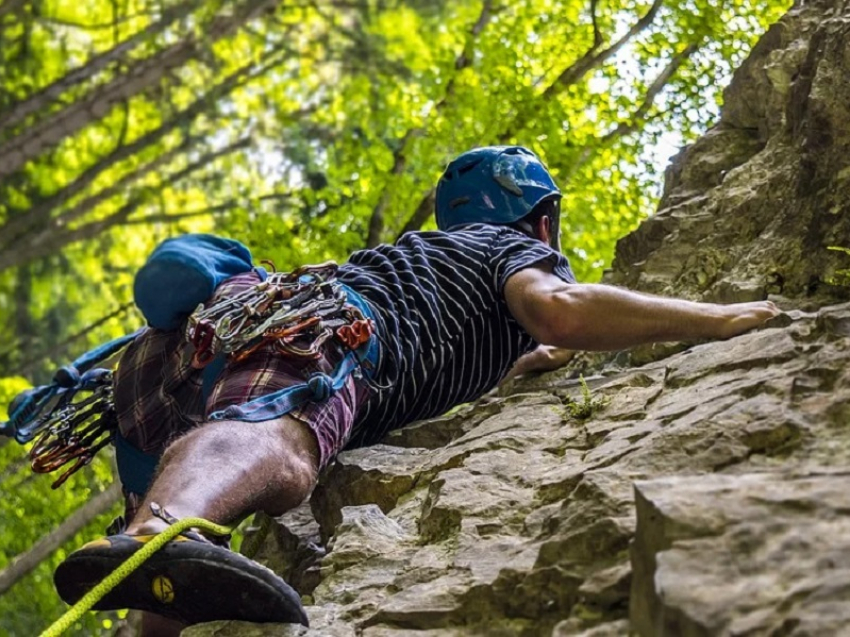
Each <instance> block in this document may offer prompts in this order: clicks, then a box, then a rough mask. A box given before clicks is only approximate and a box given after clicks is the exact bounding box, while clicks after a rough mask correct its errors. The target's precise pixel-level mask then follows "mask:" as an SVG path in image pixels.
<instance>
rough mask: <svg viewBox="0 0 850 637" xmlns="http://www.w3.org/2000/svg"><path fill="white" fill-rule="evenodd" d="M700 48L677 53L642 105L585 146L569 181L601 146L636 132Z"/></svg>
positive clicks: (603, 146)
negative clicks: (658, 98) (660, 96)
mask: <svg viewBox="0 0 850 637" xmlns="http://www.w3.org/2000/svg"><path fill="white" fill-rule="evenodd" d="M699 48H700V43H698V42H694V43H691V44H689V45H688V46H686V47H685V48H684V49H683V50H682V51H680V52H679V53H676V54H675V55H674V56H673V57H672V58H671V59H670V62H668V63H667V65H666V66H665V67H664V68H663V69H662V70H661V72H660V73H659V74H658V75H657V76H656V78H655V79H654V80H653V81H652V84H650V85H649V87H648V88H647V90H646V94H645V95H644V97H643V100H641V103H640V105H639V106H638V107H637V108H636V109H635V111H634V112H633V113H632V115H631V116H630V117H629V118H628V119H626V120H624V121H622V122H620V123H619V124H618V125H617V126H616V127H615V128H614V129H613V130H611V131H609V132H608V133H606V134H605V135H603V136H602V138H601V139H599V141H598V143H596V144H594V145H592V146H585V148H584V149H583V150H582V151H581V154H580V155H579V158H578V159H577V160H576V161H575V162H574V163H573V165H572V166H570V171H569V173H568V174H567V175H566V176H565V180H566V181H569V180H570V179H571V177H572V175H574V174H575V173H576V172H577V171H578V170H580V169H581V168H582V167H583V166H584V165H585V164H587V162H588V161H590V159H591V157H593V155H595V154H596V153H597V152H598V151H599V150H600V149H601V148H605V147H607V146H611V145H612V144H613V143H614V142H616V141H617V140H618V139H621V138H622V137H625V136H626V135H630V134H631V133H633V132H635V131H636V130H637V129H638V128H639V127H640V124H641V123H642V122H643V121H645V120H646V117H647V114H648V113H649V110H650V109H651V108H652V106H653V104H654V103H655V99H656V98H657V97H658V95H659V94H660V93H661V91H663V90H664V87H665V86H667V84H668V83H669V82H670V80H671V79H672V78H673V76H674V75H675V74H676V71H678V70H679V68H681V66H682V64H684V63H685V61H686V60H687V59H688V58H690V57H691V56H692V55H693V54H694V53H695V52H696V51H698V50H699Z"/></svg>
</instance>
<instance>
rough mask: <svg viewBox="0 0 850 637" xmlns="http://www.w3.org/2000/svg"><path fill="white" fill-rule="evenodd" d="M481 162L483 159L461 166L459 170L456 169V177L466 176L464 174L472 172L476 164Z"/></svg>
mask: <svg viewBox="0 0 850 637" xmlns="http://www.w3.org/2000/svg"><path fill="white" fill-rule="evenodd" d="M482 161H484V159H483V158H482V159H478V160H477V161H473V162H471V163H469V164H467V165H466V166H461V167H460V168H458V169H457V175H458V177H460V176H461V175H465V174H466V173H468V172H469V171H470V170H472V169H473V168H475V167H476V166H477V165H478V164H480V163H481V162H482Z"/></svg>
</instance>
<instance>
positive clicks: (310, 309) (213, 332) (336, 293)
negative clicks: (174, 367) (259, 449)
mask: <svg viewBox="0 0 850 637" xmlns="http://www.w3.org/2000/svg"><path fill="white" fill-rule="evenodd" d="M338 269H339V266H337V264H336V263H334V262H332V261H329V262H327V263H323V264H320V265H313V266H304V267H301V268H298V269H297V270H294V271H292V272H272V273H271V274H269V275H268V277H267V278H266V280H265V281H262V282H261V283H258V284H257V285H255V286H253V287H251V288H250V289H248V290H245V291H243V292H240V293H239V294H236V295H234V296H231V297H227V298H224V299H221V300H218V301H216V302H215V303H212V304H210V305H201V306H199V307H198V308H197V309H196V310H195V312H194V313H193V314H192V315H191V316H190V317H189V321H188V323H187V326H186V339H187V340H188V341H189V342H191V343H192V344H193V345H194V347H195V354H194V357H193V360H192V364H193V366H195V367H197V368H202V367H205V366H206V365H208V364H209V363H210V362H211V361H212V360H213V359H214V358H215V357H216V355H217V354H219V353H224V354H227V355H228V356H229V357H230V359H231V360H234V361H240V360H243V359H244V358H246V357H247V356H250V355H251V354H252V353H253V352H255V351H256V350H257V349H258V348H260V347H263V346H264V345H266V344H268V343H273V344H274V347H275V349H276V350H277V351H278V352H280V353H281V354H283V355H285V356H292V357H296V358H307V359H315V358H318V357H319V356H321V353H322V346H323V345H324V344H325V343H326V342H328V340H330V339H332V338H333V337H336V338H337V340H338V341H339V343H341V344H342V345H344V346H345V347H346V348H347V349H357V348H358V347H360V346H361V345H363V344H364V343H367V342H368V341H369V338H370V336H371V335H372V332H373V330H374V327H373V325H372V322H371V321H370V320H369V319H367V318H365V317H364V316H363V314H362V313H361V312H360V310H358V309H357V308H355V307H354V306H352V305H347V304H346V293H345V290H344V289H343V288H342V286H341V285H340V284H339V283H338V282H337V281H336V279H335V275H336V272H337V270H338Z"/></svg>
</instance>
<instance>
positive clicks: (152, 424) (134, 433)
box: [114, 272, 370, 468]
mask: <svg viewBox="0 0 850 637" xmlns="http://www.w3.org/2000/svg"><path fill="white" fill-rule="evenodd" d="M258 281H259V278H258V277H257V275H256V274H254V273H253V272H251V273H247V274H241V275H238V276H235V277H232V278H231V279H228V280H227V281H225V282H224V283H223V284H222V285H220V286H219V288H218V289H217V290H216V295H215V298H218V297H220V296H222V295H228V294H230V293H234V292H239V291H241V290H243V289H245V288H246V287H248V286H250V285H254V284H256V283H257V282H258ZM193 353H194V348H193V347H192V345H190V344H189V343H187V342H186V341H185V339H184V338H183V333H182V331H164V330H157V329H148V330H146V331H145V332H143V333H142V334H140V335H139V336H138V337H137V338H136V340H135V341H134V342H133V343H132V344H131V345H130V346H129V347H128V348H127V349H126V350H125V351H124V353H123V355H122V357H121V360H120V362H119V364H118V369H117V370H116V373H115V395H114V396H115V408H116V411H117V414H118V427H119V430H120V433H121V436H123V437H124V438H125V439H126V440H127V442H129V443H130V444H131V445H132V446H133V447H136V448H137V449H139V450H141V451H143V452H145V453H147V454H156V455H158V454H160V453H162V452H163V451H164V450H165V448H166V447H167V446H168V445H169V444H170V443H171V442H172V441H173V440H174V439H175V438H176V437H178V436H180V435H181V434H183V433H185V432H186V431H188V430H190V429H192V428H194V427H198V426H200V425H201V424H203V422H204V421H205V419H206V417H207V416H208V415H209V414H210V413H212V412H215V411H219V410H221V409H224V408H226V407H229V406H231V405H240V404H242V403H245V402H248V401H249V400H253V399H254V398H258V397H260V396H263V395H266V394H269V393H272V392H275V391H277V390H279V389H283V388H286V387H290V386H292V385H296V384H300V383H303V382H304V381H305V380H306V379H307V378H308V377H309V376H310V375H311V374H313V373H315V372H324V373H326V374H330V373H332V372H333V370H334V368H335V367H336V364H337V363H338V361H339V359H340V358H341V356H342V354H341V353H338V352H334V351H327V352H325V353H324V354H323V355H322V356H321V357H320V358H318V359H317V360H303V359H295V358H292V357H287V356H283V355H281V354H280V353H278V352H277V351H276V350H275V349H274V345H273V344H269V345H267V346H263V347H261V348H259V349H258V350H257V351H255V352H253V353H252V354H251V355H250V356H248V357H247V358H246V359H244V360H242V361H240V362H229V363H228V364H227V365H226V366H225V368H224V370H223V371H222V372H221V373H220V374H219V375H218V377H217V378H216V379H215V382H214V385H213V387H212V391H211V392H210V395H209V397H208V398H207V399H206V400H204V395H203V370H198V369H195V368H193V367H192V365H191V359H192V355H193ZM369 391H370V390H369V387H368V385H367V384H366V383H365V382H364V381H362V380H360V379H357V378H355V377H354V376H353V375H352V376H349V377H348V379H347V380H346V383H345V386H344V387H343V388H342V389H340V390H339V391H338V392H336V393H335V394H334V395H333V396H331V397H330V398H329V399H328V400H326V401H324V402H321V403H317V402H308V403H306V404H305V405H302V406H301V407H299V408H296V409H294V410H292V411H291V412H289V413H288V414H287V416H290V417H292V418H294V419H295V420H298V421H299V422H301V423H303V424H305V425H306V426H307V427H309V428H310V430H311V431H312V432H313V433H314V435H315V436H316V441H317V443H318V447H319V455H320V465H319V466H320V468H324V467H325V466H326V465H327V464H328V463H329V462H330V461H331V460H332V459H333V458H334V456H336V454H337V453H339V452H340V451H341V450H342V448H343V447H344V446H345V444H346V443H347V442H348V439H349V437H350V435H351V429H352V426H353V424H354V418H355V416H356V415H357V409H358V407H359V406H360V405H362V404H363V401H364V400H365V399H366V398H367V397H368V394H369ZM234 426H238V424H234Z"/></svg>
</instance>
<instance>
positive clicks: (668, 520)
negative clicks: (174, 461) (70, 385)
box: [185, 0, 850, 637]
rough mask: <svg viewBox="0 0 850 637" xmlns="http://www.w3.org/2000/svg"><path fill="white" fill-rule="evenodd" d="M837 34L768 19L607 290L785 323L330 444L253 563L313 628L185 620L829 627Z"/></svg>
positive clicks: (836, 314)
mask: <svg viewBox="0 0 850 637" xmlns="http://www.w3.org/2000/svg"><path fill="white" fill-rule="evenodd" d="M847 33H850V5H848V3H846V2H844V1H843V0H842V1H839V0H812V1H806V2H798V3H797V4H796V5H795V6H794V8H793V9H792V10H791V11H790V12H789V14H788V15H787V16H786V17H785V18H783V19H782V20H781V21H780V23H779V24H777V25H776V26H774V27H773V28H772V29H771V30H770V32H769V33H768V34H767V35H766V36H765V37H764V38H763V39H762V41H761V42H760V43H759V45H758V46H757V47H756V48H755V49H754V51H753V53H752V55H751V56H750V58H749V60H748V61H747V62H746V63H745V64H744V65H743V66H742V67H741V68H740V69H739V70H738V72H737V73H736V74H735V77H734V79H733V81H732V83H731V85H730V86H729V88H728V89H727V91H726V93H725V102H726V105H725V107H724V110H723V114H722V117H721V120H720V122H719V124H718V125H717V126H716V127H715V128H714V129H713V130H711V131H709V132H708V133H707V134H706V135H705V136H704V137H703V138H702V139H700V140H699V141H697V142H696V143H695V144H694V145H693V146H691V147H689V148H687V149H685V150H684V151H683V152H682V153H680V154H679V155H678V157H677V158H676V159H675V161H674V164H673V166H672V167H671V169H670V170H669V171H668V181H667V185H666V189H665V194H664V197H663V200H662V202H661V207H660V210H659V212H658V214H657V215H655V216H654V217H652V218H651V219H649V220H647V221H646V222H645V223H644V224H642V225H641V226H640V227H639V228H638V229H637V230H636V231H635V232H634V233H632V234H631V235H629V236H628V237H626V238H624V239H623V240H622V241H621V242H620V244H619V245H618V249H617V257H616V261H615V264H614V269H613V270H612V272H611V273H609V274H608V278H607V280H608V282H611V283H616V284H622V285H627V286H629V287H633V288H638V289H643V290H647V291H651V292H657V293H664V294H674V295H680V296H687V297H691V298H703V299H709V300H721V301H736V300H751V299H761V298H764V297H765V296H766V295H773V297H774V298H776V299H777V301H778V302H779V303H780V304H781V305H782V307H783V308H784V309H785V310H787V311H786V313H784V314H783V315H782V316H780V317H778V318H777V319H775V320H773V321H771V322H770V323H769V324H768V325H766V326H765V327H764V328H763V329H761V330H758V331H754V332H751V333H748V334H744V335H742V336H739V337H737V338H735V339H731V340H729V341H724V342H711V343H695V344H694V343H691V344H665V345H660V346H653V347H643V348H636V349H635V350H633V351H632V352H629V353H619V354H613V355H583V356H579V357H577V359H576V360H575V361H574V362H573V363H570V365H569V366H568V367H567V368H565V369H563V370H559V371H556V372H551V373H548V374H544V375H541V376H536V377H529V378H520V379H517V380H515V381H512V382H511V383H509V384H507V385H506V386H504V387H502V388H500V389H499V390H498V391H495V392H493V393H492V394H491V395H488V396H486V397H484V398H482V399H481V400H480V401H479V402H478V403H477V404H475V405H468V406H464V407H461V408H459V409H457V410H455V411H454V412H453V413H451V414H449V415H446V416H444V417H442V418H438V419H434V420H431V421H426V422H422V423H417V424H415V425H413V426H411V427H408V428H406V429H404V430H402V431H398V432H394V433H392V434H391V435H389V436H388V437H387V438H386V439H385V440H384V441H383V444H381V445H376V446H374V447H371V448H368V449H358V450H352V451H347V452H345V453H343V454H341V455H340V457H339V458H338V460H337V462H336V463H335V464H334V465H333V466H332V467H330V468H329V469H328V470H327V471H326V472H325V474H324V475H323V476H322V478H321V481H320V484H319V486H318V488H317V489H316V491H315V492H314V494H313V497H312V502H311V510H309V509H308V508H307V507H304V508H302V509H301V510H299V511H296V512H294V513H291V514H289V515H288V516H286V517H285V518H283V519H282V520H281V525H282V526H281V527H279V528H278V529H277V531H276V533H275V534H274V535H273V536H272V537H271V538H270V539H268V540H267V541H266V544H265V547H264V552H263V553H262V555H263V557H262V559H263V560H264V561H266V562H268V563H269V564H271V565H272V567H273V568H275V569H276V570H277V571H278V572H280V573H282V574H283V575H285V576H286V577H287V578H288V579H290V581H292V582H293V584H294V585H295V586H296V587H297V589H298V590H299V592H301V593H302V595H303V596H304V602H305V605H306V608H307V611H308V614H309V616H310V620H311V628H310V629H309V630H304V629H301V628H299V627H291V626H290V627H284V626H263V627H255V626H248V625H245V624H236V623H229V624H216V625H211V626H199V627H193V628H192V629H190V630H187V631H186V633H185V634H187V635H191V636H198V635H207V634H215V635H219V636H222V637H226V636H228V635H250V634H263V635H287V636H295V635H305V636H310V635H315V636H327V635H330V636H337V635H338V636H340V637H343V636H344V637H349V636H354V635H358V636H363V637H401V636H403V635H420V636H422V637H461V636H472V635H495V636H501V635H504V636H522V637H536V636H538V635H540V636H546V637H549V636H550V635H551V636H557V637H564V636H566V635H586V636H587V637H590V636H595V637H602V636H608V635H628V634H630V633H631V634H634V633H638V634H643V635H674V636H678V635H731V634H747V635H768V634H770V635H779V634H781V635H824V634H839V633H840V632H841V631H842V630H845V627H846V626H848V625H850V617H848V615H849V614H850V611H848V608H850V604H848V601H850V561H848V558H845V557H844V556H845V555H848V554H850V553H848V549H850V546H847V544H848V542H850V539H848V538H850V526H848V524H850V523H848V521H847V511H848V510H850V502H848V495H847V494H848V493H850V490H848V488H847V476H846V475H845V473H844V472H845V471H846V467H848V466H850V428H848V423H849V422H850V303H847V300H848V298H850V295H848V290H847V289H846V288H844V287H841V286H839V285H835V284H833V283H830V281H831V277H832V276H833V275H834V273H835V272H836V270H838V269H840V268H842V267H848V264H847V263H846V261H845V259H846V255H844V254H843V253H841V252H836V251H830V250H828V247H829V246H831V245H841V246H848V247H850V82H847V81H846V80H847V77H850V48H848V44H847V42H848V39H847ZM580 373H583V374H584V377H585V378H586V379H587V382H586V385H587V387H588V390H589V392H590V396H589V397H588V396H587V395H586V393H587V392H586V391H585V390H584V389H583V388H582V384H581V381H580V380H579V379H578V375H579V374H580ZM311 511H312V512H311ZM312 516H315V519H313V517H312Z"/></svg>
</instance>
